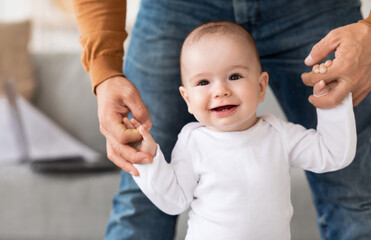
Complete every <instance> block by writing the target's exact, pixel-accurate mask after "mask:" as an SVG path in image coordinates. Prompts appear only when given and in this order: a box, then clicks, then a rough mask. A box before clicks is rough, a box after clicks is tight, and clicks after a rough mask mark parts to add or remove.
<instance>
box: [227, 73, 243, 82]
mask: <svg viewBox="0 0 371 240" xmlns="http://www.w3.org/2000/svg"><path fill="white" fill-rule="evenodd" d="M240 78H242V76H241V75H240V74H238V73H234V74H232V75H231V76H230V77H229V80H238V79H240Z"/></svg>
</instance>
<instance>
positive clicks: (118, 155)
mask: <svg viewBox="0 0 371 240" xmlns="http://www.w3.org/2000/svg"><path fill="white" fill-rule="evenodd" d="M96 92H97V99H98V118H99V123H100V131H101V132H102V134H103V135H104V136H105V137H106V140H107V156H108V158H109V159H110V160H111V161H112V162H113V163H115V164H116V165H117V166H119V167H120V168H121V169H122V170H124V171H126V172H129V173H130V174H132V175H135V176H138V171H137V169H136V168H135V167H134V166H133V163H139V164H140V163H150V162H151V161H152V155H151V154H149V153H145V152H140V151H138V150H136V149H135V148H133V147H131V146H130V145H129V143H132V142H136V141H140V140H141V139H142V136H141V134H140V133H139V132H138V130H136V129H128V128H126V127H125V125H124V124H123V119H124V117H127V116H128V114H129V112H131V113H132V115H133V116H134V117H135V118H136V119H137V120H138V121H139V122H140V123H141V124H144V126H146V128H147V129H148V130H149V129H150V128H151V126H152V122H151V118H150V116H149V112H148V110H147V108H146V106H145V105H144V103H143V101H142V99H141V97H140V94H139V91H138V90H137V89H136V87H135V86H134V85H133V84H132V83H131V82H130V81H129V80H127V79H126V78H124V77H121V76H118V77H112V78H109V79H107V80H105V81H104V82H102V83H101V84H99V85H98V86H97V88H96Z"/></svg>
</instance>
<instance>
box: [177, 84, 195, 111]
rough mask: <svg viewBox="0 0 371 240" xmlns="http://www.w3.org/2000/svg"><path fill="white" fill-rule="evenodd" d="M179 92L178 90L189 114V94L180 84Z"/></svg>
mask: <svg viewBox="0 0 371 240" xmlns="http://www.w3.org/2000/svg"><path fill="white" fill-rule="evenodd" d="M179 92H180V95H182V97H183V99H184V101H185V102H186V103H187V106H188V112H189V113H190V114H192V109H191V104H190V101H189V96H188V92H187V89H186V88H185V87H183V86H180V87H179Z"/></svg>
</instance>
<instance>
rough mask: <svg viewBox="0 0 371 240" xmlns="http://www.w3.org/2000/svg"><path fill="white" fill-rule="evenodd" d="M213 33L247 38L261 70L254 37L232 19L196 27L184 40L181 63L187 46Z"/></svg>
mask: <svg viewBox="0 0 371 240" xmlns="http://www.w3.org/2000/svg"><path fill="white" fill-rule="evenodd" d="M211 34H220V35H223V36H225V35H228V36H231V37H234V38H236V39H241V40H245V41H246V43H247V44H249V45H250V46H251V48H252V50H253V52H254V55H255V57H256V60H257V62H258V66H259V68H260V71H261V64H260V60H259V53H258V50H257V48H256V44H255V41H254V39H253V38H252V37H251V35H250V33H249V32H248V31H247V30H246V29H245V28H243V27H242V26H241V25H239V24H237V23H235V22H231V21H224V20H223V21H211V22H206V23H203V24H201V25H199V26H197V27H196V28H194V29H193V30H192V31H191V32H190V33H189V34H188V35H187V37H186V39H185V40H184V42H183V45H182V49H181V51H180V65H182V55H183V51H184V49H185V47H187V46H190V45H192V44H194V43H196V42H198V41H199V40H200V39H202V38H203V37H205V36H209V35H211Z"/></svg>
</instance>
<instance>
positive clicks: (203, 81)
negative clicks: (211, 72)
mask: <svg viewBox="0 0 371 240" xmlns="http://www.w3.org/2000/svg"><path fill="white" fill-rule="evenodd" d="M209 83H210V82H209V81H208V80H201V81H199V82H198V83H197V86H205V85H208V84H209Z"/></svg>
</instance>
